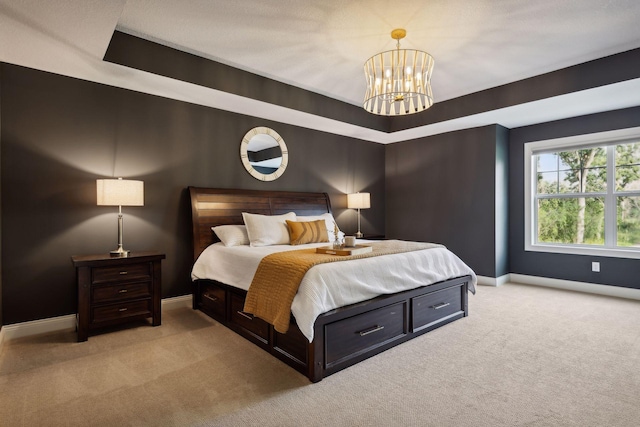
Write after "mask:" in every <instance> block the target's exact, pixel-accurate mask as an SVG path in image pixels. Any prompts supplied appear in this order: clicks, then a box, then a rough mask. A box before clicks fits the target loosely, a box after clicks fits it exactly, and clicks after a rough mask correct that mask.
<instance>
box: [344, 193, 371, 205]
mask: <svg viewBox="0 0 640 427" xmlns="http://www.w3.org/2000/svg"><path fill="white" fill-rule="evenodd" d="M370 207H371V196H370V194H369V193H351V194H347V208H349V209H369V208H370Z"/></svg>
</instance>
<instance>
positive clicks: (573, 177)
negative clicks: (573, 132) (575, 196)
mask: <svg viewBox="0 0 640 427" xmlns="http://www.w3.org/2000/svg"><path fill="white" fill-rule="evenodd" d="M558 159H559V162H560V166H559V169H560V173H559V175H560V185H559V192H560V193H593V192H602V191H605V190H606V187H607V183H606V177H607V170H606V165H607V151H606V149H605V148H603V147H594V148H587V149H581V150H573V151H561V152H559V153H558Z"/></svg>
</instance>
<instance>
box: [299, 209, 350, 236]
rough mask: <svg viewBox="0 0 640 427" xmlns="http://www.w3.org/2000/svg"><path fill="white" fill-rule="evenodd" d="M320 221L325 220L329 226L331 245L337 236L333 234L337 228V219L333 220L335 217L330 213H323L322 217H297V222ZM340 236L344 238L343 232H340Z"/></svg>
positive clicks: (328, 234) (328, 233) (328, 232)
mask: <svg viewBox="0 0 640 427" xmlns="http://www.w3.org/2000/svg"><path fill="white" fill-rule="evenodd" d="M319 219H324V222H325V224H326V225H327V236H329V243H333V241H334V240H335V234H334V233H333V227H335V225H334V224H335V219H333V215H331V214H330V213H329V212H327V213H323V214H322V215H308V216H296V221H303V222H309V221H318V220H319ZM338 236H339V237H340V239H343V238H344V233H343V232H342V231H338Z"/></svg>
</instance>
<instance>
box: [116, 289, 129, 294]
mask: <svg viewBox="0 0 640 427" xmlns="http://www.w3.org/2000/svg"><path fill="white" fill-rule="evenodd" d="M127 292H129V291H128V290H126V289H120V290H119V291H118V293H121V294H126V293H127Z"/></svg>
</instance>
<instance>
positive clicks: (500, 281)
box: [478, 274, 510, 286]
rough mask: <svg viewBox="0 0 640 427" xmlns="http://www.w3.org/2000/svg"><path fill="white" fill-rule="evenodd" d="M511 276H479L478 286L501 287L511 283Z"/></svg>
mask: <svg viewBox="0 0 640 427" xmlns="http://www.w3.org/2000/svg"><path fill="white" fill-rule="evenodd" d="M509 276H510V275H509V274H505V275H504V276H500V277H495V278H494V277H487V276H478V285H484V286H501V285H504V284H505V283H507V282H509Z"/></svg>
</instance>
